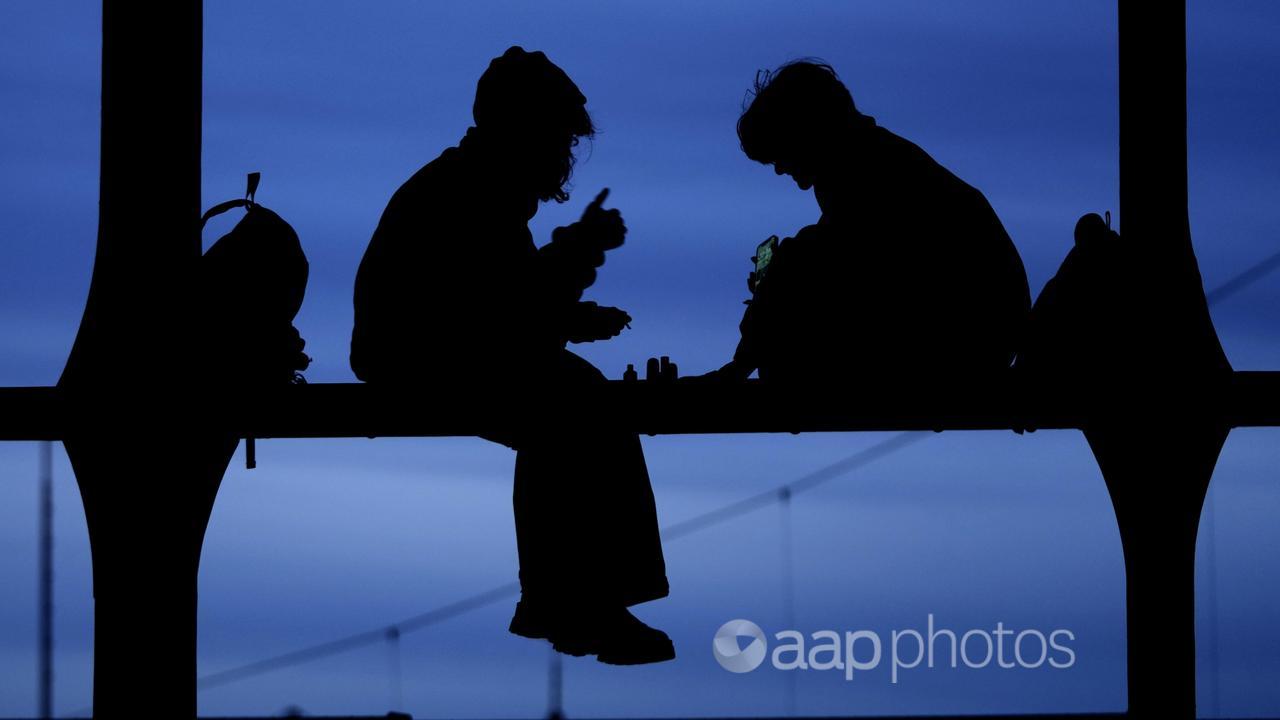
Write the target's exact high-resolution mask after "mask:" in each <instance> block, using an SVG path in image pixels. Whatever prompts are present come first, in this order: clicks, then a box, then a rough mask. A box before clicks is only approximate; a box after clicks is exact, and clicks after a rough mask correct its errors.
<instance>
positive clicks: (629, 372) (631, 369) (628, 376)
mask: <svg viewBox="0 0 1280 720" xmlns="http://www.w3.org/2000/svg"><path fill="white" fill-rule="evenodd" d="M622 379H623V380H624V381H626V382H635V381H636V380H638V379H640V376H639V375H638V374H637V373H636V366H635V365H634V364H632V363H627V369H626V371H625V372H623V373H622Z"/></svg>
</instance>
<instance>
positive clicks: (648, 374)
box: [644, 358, 659, 381]
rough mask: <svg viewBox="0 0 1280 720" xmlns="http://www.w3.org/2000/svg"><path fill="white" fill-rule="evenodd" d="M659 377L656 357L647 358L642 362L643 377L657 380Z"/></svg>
mask: <svg viewBox="0 0 1280 720" xmlns="http://www.w3.org/2000/svg"><path fill="white" fill-rule="evenodd" d="M658 377H659V367H658V358H649V360H648V362H646V363H645V364H644V379H645V380H650V381H652V380H657V379H658Z"/></svg>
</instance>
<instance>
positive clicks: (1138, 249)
mask: <svg viewBox="0 0 1280 720" xmlns="http://www.w3.org/2000/svg"><path fill="white" fill-rule="evenodd" d="M1119 25H1120V211H1121V213H1120V219H1121V223H1122V232H1121V237H1122V240H1123V242H1124V244H1125V246H1126V253H1127V254H1128V257H1129V258H1130V262H1131V267H1129V268H1128V270H1129V272H1130V275H1129V277H1130V278H1131V279H1132V286H1131V287H1128V288H1126V290H1125V297H1124V304H1125V306H1126V307H1125V308H1124V311H1125V317H1126V322H1127V323H1128V325H1129V326H1130V327H1131V328H1132V334H1131V335H1130V336H1129V337H1128V338H1127V340H1126V343H1125V346H1124V347H1117V348H1113V349H1112V350H1113V352H1114V354H1113V358H1114V359H1115V360H1116V362H1117V364H1122V363H1123V364H1127V365H1129V366H1131V367H1137V368H1141V371H1140V374H1139V375H1138V376H1137V377H1130V378H1127V379H1126V380H1125V381H1123V382H1115V383H1114V385H1112V386H1110V387H1109V397H1108V399H1107V401H1106V403H1107V405H1106V407H1104V408H1100V409H1099V412H1098V415H1097V418H1096V422H1093V423H1091V424H1090V426H1089V427H1087V428H1086V429H1085V436H1086V438H1087V439H1088V441H1089V445H1090V447H1091V448H1092V450H1093V452H1094V455H1095V456H1096V457H1097V460H1098V465H1099V467H1100V468H1101V470H1102V474H1103V477H1104V478H1105V480H1106V483H1107V489H1108V491H1109V493H1110V495H1111V500H1112V503H1113V505H1114V507H1115V512H1116V520H1117V522H1118V524H1119V528H1120V540H1121V543H1122V544H1123V546H1124V558H1125V572H1126V611H1127V629H1128V664H1129V670H1128V685H1129V712H1130V714H1131V716H1133V717H1138V718H1161V719H1162V720H1164V719H1177V718H1181V719H1183V720H1192V719H1193V718H1195V715H1196V701H1195V680H1196V677H1195V582H1194V580H1195V543H1196V531H1197V528H1198V527H1199V523H1200V510H1201V507H1202V505H1203V503H1204V498H1205V493H1206V492H1207V490H1208V486H1209V480H1210V477H1211V476H1212V474H1213V468H1214V465H1215V464H1216V462H1217V459H1218V454H1219V452H1220V451H1221V449H1222V445H1223V443H1224V442H1225V440H1226V437H1227V433H1228V430H1229V428H1228V427H1227V426H1226V424H1225V423H1223V422H1222V421H1221V419H1220V415H1219V413H1218V408H1217V407H1215V406H1216V402H1215V397H1216V392H1215V389H1216V388H1217V387H1218V386H1219V385H1218V383H1219V382H1221V381H1222V380H1223V379H1225V377H1226V375H1227V374H1228V373H1229V372H1230V370H1231V366H1230V363H1229V362H1228V361H1227V358H1226V355H1225V354H1224V353H1223V351H1222V345H1221V344H1220V343H1219V341H1218V336H1217V332H1216V331H1215V330H1214V327H1213V322H1212V320H1211V319H1210V317H1209V311H1208V304H1207V303H1206V301H1205V295H1204V288H1203V283H1202V281H1201V278H1200V270H1199V267H1198V266H1197V263H1196V258H1195V253H1194V252H1193V250H1192V245H1191V232H1190V225H1189V222H1188V214H1187V93H1186V62H1187V56H1186V6H1185V2H1159V3H1149V2H1140V1H1139V0H1120V1H1119Z"/></svg>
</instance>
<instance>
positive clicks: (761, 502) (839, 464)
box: [196, 432, 931, 690]
mask: <svg viewBox="0 0 1280 720" xmlns="http://www.w3.org/2000/svg"><path fill="white" fill-rule="evenodd" d="M930 434H931V433H926V432H906V433H901V434H899V435H895V436H893V437H891V438H889V439H887V440H885V441H882V442H879V443H877V444H875V445H872V446H871V447H869V448H866V449H863V450H859V451H858V452H856V453H854V454H853V455H850V456H849V457H846V458H844V459H842V460H838V461H836V462H834V463H832V464H830V465H828V466H826V467H824V468H821V469H819V470H817V471H815V472H811V473H809V474H808V475H804V476H802V477H800V478H799V479H797V480H795V481H793V482H790V483H787V484H785V485H783V486H781V487H778V488H774V489H772V490H769V491H767V492H765V493H761V494H759V495H752V496H751V497H749V498H747V499H746V500H741V501H739V502H736V503H733V504H731V505H728V506H725V507H723V508H720V509H718V510H713V511H711V512H708V513H703V514H702V515H697V516H694V517H692V518H690V519H688V520H685V521H684V522H680V523H676V524H675V525H672V526H670V527H668V528H667V529H666V530H665V531H663V533H662V537H663V539H664V540H668V541H669V540H677V539H679V538H682V537H688V536H689V535H692V534H694V533H697V532H700V531H702V530H705V529H707V528H709V527H711V526H713V525H717V524H719V523H722V522H726V521H728V520H732V519H733V518H736V517H739V516H741V515H745V514H746V513H748V512H751V511H752V510H756V509H758V508H761V507H765V506H766V505H768V504H769V503H770V502H774V501H776V500H777V498H778V493H779V492H780V491H782V490H784V489H788V490H790V492H792V493H796V492H802V491H805V490H812V489H813V488H815V487H817V486H818V485H820V484H822V483H824V482H828V481H830V480H832V479H834V478H836V477H839V476H840V475H842V474H844V473H848V472H852V471H853V470H857V469H858V468H861V467H863V466H865V465H868V464H870V463H872V462H874V461H876V460H878V459H880V458H882V457H884V456H885V455H888V454H889V453H892V452H895V451H896V450H899V449H901V448H903V447H906V446H907V445H909V444H911V443H913V442H917V441H919V440H921V439H923V438H925V437H928V436H929V435H930ZM518 592H520V583H518V582H510V583H507V584H505V585H500V586H498V587H495V588H492V589H490V590H486V591H484V592H482V593H477V594H475V595H471V596H470V597H466V598H463V599H461V600H458V601H456V602H453V603H450V604H449V605H445V606H444V607H441V608H437V609H435V610H431V611H429V612H425V613H422V614H421V615H415V616H413V617H411V618H406V619H404V620H401V621H399V622H395V623H391V624H390V625H384V626H382V627H380V628H378V629H376V630H367V631H365V632H361V633H355V634H353V635H348V636H346V637H343V638H338V639H337V640H331V641H329V642H325V643H320V644H318V645H312V646H310V647H307V648H303V649H301V650H295V651H293V652H288V653H284V654H282V655H276V656H275V657H270V658H266V659H264V660H259V661H257V662H252V663H249V664H247V665H241V666H240V667H236V668H231V669H230V670H223V671H221V672H217V673H213V674H211V675H206V676H204V677H202V678H200V679H199V680H198V681H197V682H196V684H197V686H198V687H199V688H201V689H206V690H207V689H210V688H215V687H219V686H222V685H227V684H229V683H233V682H237V681H239V680H245V679H247V678H250V677H254V676H257V675H262V674H264V673H268V672H272V671H275V670H282V669H284V668H287V667H292V666H295V665H301V664H304V663H308V662H312V661H314V660H320V659H322V658H326V657H330V656H333V655H338V654H340V653H344V652H347V651H348V650H354V649H356V648H360V647H365V646H367V645H372V644H374V643H378V642H383V641H384V639H385V638H386V633H387V628H388V627H396V628H399V630H400V634H401V635H404V634H406V633H410V632H415V631H417V630H421V629H423V628H426V627H429V626H431V625H435V624H437V623H441V622H444V621H445V620H450V619H452V618H454V617H457V616H459V615H462V614H464V613H467V612H470V611H472V610H478V609H480V608H482V607H486V606H488V605H492V604H494V603H496V602H499V601H500V600H504V599H506V598H509V597H513V596H514V595H516V594H517V593H518Z"/></svg>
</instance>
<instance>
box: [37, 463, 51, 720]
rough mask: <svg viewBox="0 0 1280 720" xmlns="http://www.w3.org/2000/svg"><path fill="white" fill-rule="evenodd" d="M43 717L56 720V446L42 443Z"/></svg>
mask: <svg viewBox="0 0 1280 720" xmlns="http://www.w3.org/2000/svg"><path fill="white" fill-rule="evenodd" d="M39 593H40V656H39V676H40V696H39V702H38V705H39V709H40V717H42V718H51V717H53V443H51V442H42V443H40V590H39Z"/></svg>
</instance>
